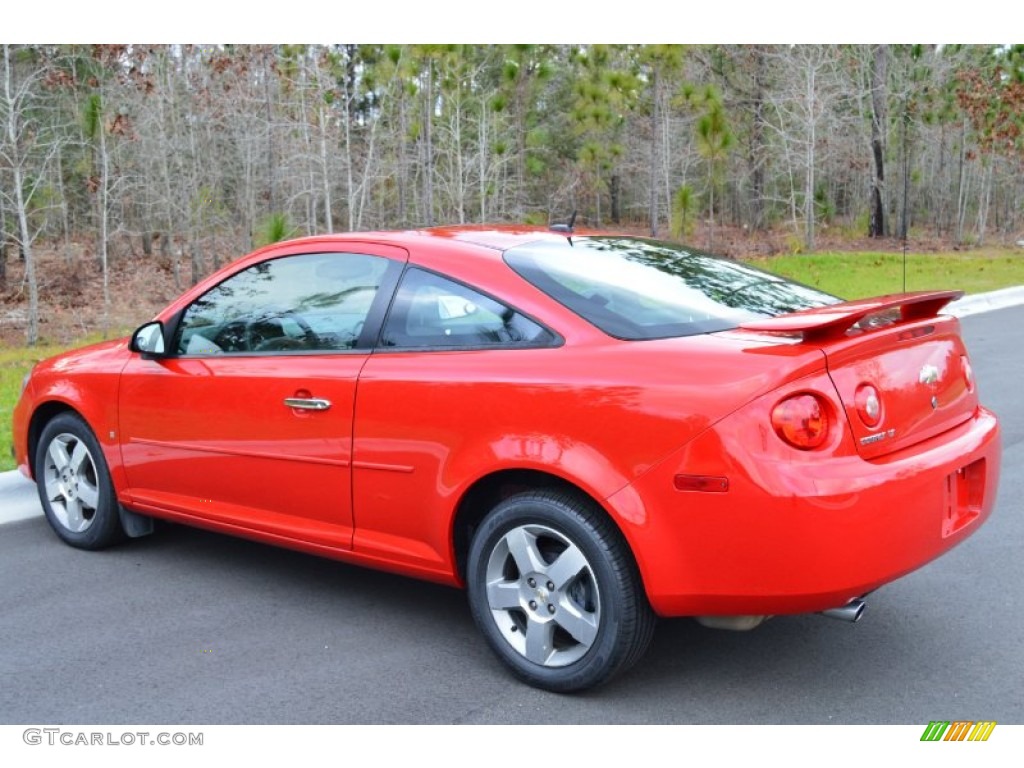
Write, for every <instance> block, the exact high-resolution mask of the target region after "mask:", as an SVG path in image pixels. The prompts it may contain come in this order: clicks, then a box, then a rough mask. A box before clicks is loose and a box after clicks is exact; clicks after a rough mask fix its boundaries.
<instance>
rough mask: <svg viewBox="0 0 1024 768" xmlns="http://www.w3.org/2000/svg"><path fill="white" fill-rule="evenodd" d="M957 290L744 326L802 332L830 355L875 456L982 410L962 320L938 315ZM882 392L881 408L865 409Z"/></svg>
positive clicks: (863, 449) (859, 433) (857, 429)
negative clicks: (963, 337) (963, 336)
mask: <svg viewBox="0 0 1024 768" xmlns="http://www.w3.org/2000/svg"><path fill="white" fill-rule="evenodd" d="M959 295H961V294H959V293H957V292H952V291H935V292H924V293H916V294H899V295H895V296H883V297H879V298H877V299H868V300H863V301H857V302H845V303H842V304H834V305H830V306H827V307H821V308H818V309H813V310H807V311H805V312H796V313H792V314H789V315H781V316H779V317H775V318H768V319H766V320H757V321H752V322H750V323H744V324H743V326H742V327H743V328H744V329H746V330H757V331H761V332H766V331H767V332H775V333H788V334H794V333H798V334H800V335H801V336H802V338H803V341H804V342H805V343H809V344H816V345H817V346H819V347H820V348H821V350H822V352H824V354H825V358H826V361H827V366H828V372H829V376H830V377H831V379H832V382H833V384H834V385H835V387H836V391H837V392H838V394H839V397H840V399H841V401H842V403H843V408H844V410H845V412H846V418H847V422H848V423H849V425H850V429H851V431H852V433H853V437H854V440H855V443H856V446H857V451H858V453H859V454H860V455H861V456H862V457H863V458H865V459H873V458H878V457H881V456H884V455H886V454H888V453H892V452H894V451H898V450H900V449H903V448H906V447H908V446H911V445H913V444H915V443H918V442H921V441H923V440H927V439H928V438H930V437H933V436H934V435H937V434H939V433H941V432H944V431H946V430H948V429H952V428H953V427H955V426H957V425H958V424H961V423H962V422H964V421H966V420H968V419H969V418H970V417H971V416H972V415H973V414H974V413H975V411H976V410H977V407H978V397H977V393H976V391H975V387H974V383H973V377H972V373H971V369H970V363H969V360H968V357H967V350H966V348H965V347H964V343H963V339H962V338H961V336H960V323H959V321H958V320H957V319H956V318H954V317H950V316H940V315H938V312H939V311H940V310H941V309H942V307H943V306H945V304H946V303H948V302H949V301H951V300H952V299H954V298H957V297H959ZM872 388H873V392H874V393H875V394H876V395H877V402H878V410H877V414H876V415H874V418H872V411H873V409H869V408H867V407H865V403H866V402H867V400H868V395H870V394H871V393H872Z"/></svg>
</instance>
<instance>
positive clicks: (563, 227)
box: [549, 211, 577, 245]
mask: <svg viewBox="0 0 1024 768" xmlns="http://www.w3.org/2000/svg"><path fill="white" fill-rule="evenodd" d="M576 213H577V212H576V211H573V212H572V216H570V217H569V223H568V224H552V225H551V226H550V227H549V229H550V230H551V231H552V232H561V233H562V234H564V235H567V236H568V240H569V245H572V230H573V226H574V225H575V224H576Z"/></svg>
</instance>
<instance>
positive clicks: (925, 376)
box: [917, 365, 939, 384]
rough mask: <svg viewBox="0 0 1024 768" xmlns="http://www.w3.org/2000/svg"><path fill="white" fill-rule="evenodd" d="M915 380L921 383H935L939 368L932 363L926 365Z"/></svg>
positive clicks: (937, 378)
mask: <svg viewBox="0 0 1024 768" xmlns="http://www.w3.org/2000/svg"><path fill="white" fill-rule="evenodd" d="M917 380H918V381H920V382H921V383H922V384H935V383H936V382H937V381H938V380H939V369H938V368H936V367H935V366H934V365H926V366H924V367H923V368H922V369H921V373H919V374H918V375H917Z"/></svg>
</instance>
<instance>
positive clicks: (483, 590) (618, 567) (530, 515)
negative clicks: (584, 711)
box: [466, 491, 655, 692]
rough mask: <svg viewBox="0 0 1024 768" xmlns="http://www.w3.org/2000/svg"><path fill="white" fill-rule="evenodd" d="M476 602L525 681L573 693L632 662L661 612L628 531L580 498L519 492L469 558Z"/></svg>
mask: <svg viewBox="0 0 1024 768" xmlns="http://www.w3.org/2000/svg"><path fill="white" fill-rule="evenodd" d="M466 580H467V587H468V591H469V603H470V609H471V611H472V613H473V618H474V619H475V621H476V623H477V626H478V627H479V628H480V630H481V631H482V632H483V634H484V637H485V638H486V639H487V641H488V643H489V644H490V646H491V648H492V649H493V650H494V651H495V652H496V653H497V654H498V656H499V657H500V658H501V659H502V660H503V661H504V662H505V663H506V664H507V665H508V666H509V667H510V668H511V669H512V671H513V672H514V673H515V674H516V675H517V676H518V677H519V678H520V679H522V680H524V681H526V682H527V683H529V684H530V685H533V686H536V687H538V688H544V689H546V690H550V691H558V692H569V691H579V690H583V689H586V688H591V687H593V686H595V685H599V684H601V683H604V682H606V681H607V680H609V679H610V678H611V677H612V676H613V675H615V674H616V673H617V672H619V671H622V670H624V669H625V668H627V667H629V666H630V665H632V664H633V663H634V662H635V661H636V660H637V659H639V658H640V656H641V655H642V654H643V652H644V651H645V650H646V648H647V646H648V644H649V643H650V640H651V636H652V634H653V630H654V622H655V618H654V614H653V612H652V611H651V608H650V606H649V604H648V602H647V597H646V595H645V594H644V591H643V586H642V584H641V581H640V576H639V573H638V572H637V569H636V565H635V564H634V562H633V559H632V556H631V555H630V553H629V550H628V547H627V546H626V543H625V541H624V540H623V538H622V536H621V534H620V533H619V531H618V530H617V529H616V528H615V527H614V526H613V525H612V523H611V522H610V521H609V520H608V519H607V518H606V517H604V515H603V514H601V513H600V512H599V511H597V510H595V509H594V507H593V506H592V504H590V503H588V502H587V501H585V500H583V499H580V498H578V497H576V496H574V495H570V494H565V493H556V492H551V491H534V492H529V493H523V494H519V495H516V496H513V497H511V498H509V499H507V500H505V501H503V502H502V503H501V504H499V505H498V506H497V507H495V508H494V510H492V511H491V513H490V514H489V515H488V516H487V517H486V518H485V519H484V521H483V523H482V524H481V525H480V527H479V528H478V529H477V531H476V533H475V535H474V538H473V541H472V544H471V545H470V551H469V559H468V563H467V578H466Z"/></svg>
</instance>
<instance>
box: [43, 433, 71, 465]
mask: <svg viewBox="0 0 1024 768" xmlns="http://www.w3.org/2000/svg"><path fill="white" fill-rule="evenodd" d="M48 453H49V454H50V461H52V462H53V465H54V466H55V467H56V468H57V471H58V472H60V471H61V470H62V469H64V468H65V467H66V466H67V465H68V464H70V463H71V457H70V456H68V447H67V445H66V444H65V443H63V442H61V441H60V440H54V441H53V442H51V443H50V449H49V451H48Z"/></svg>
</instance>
